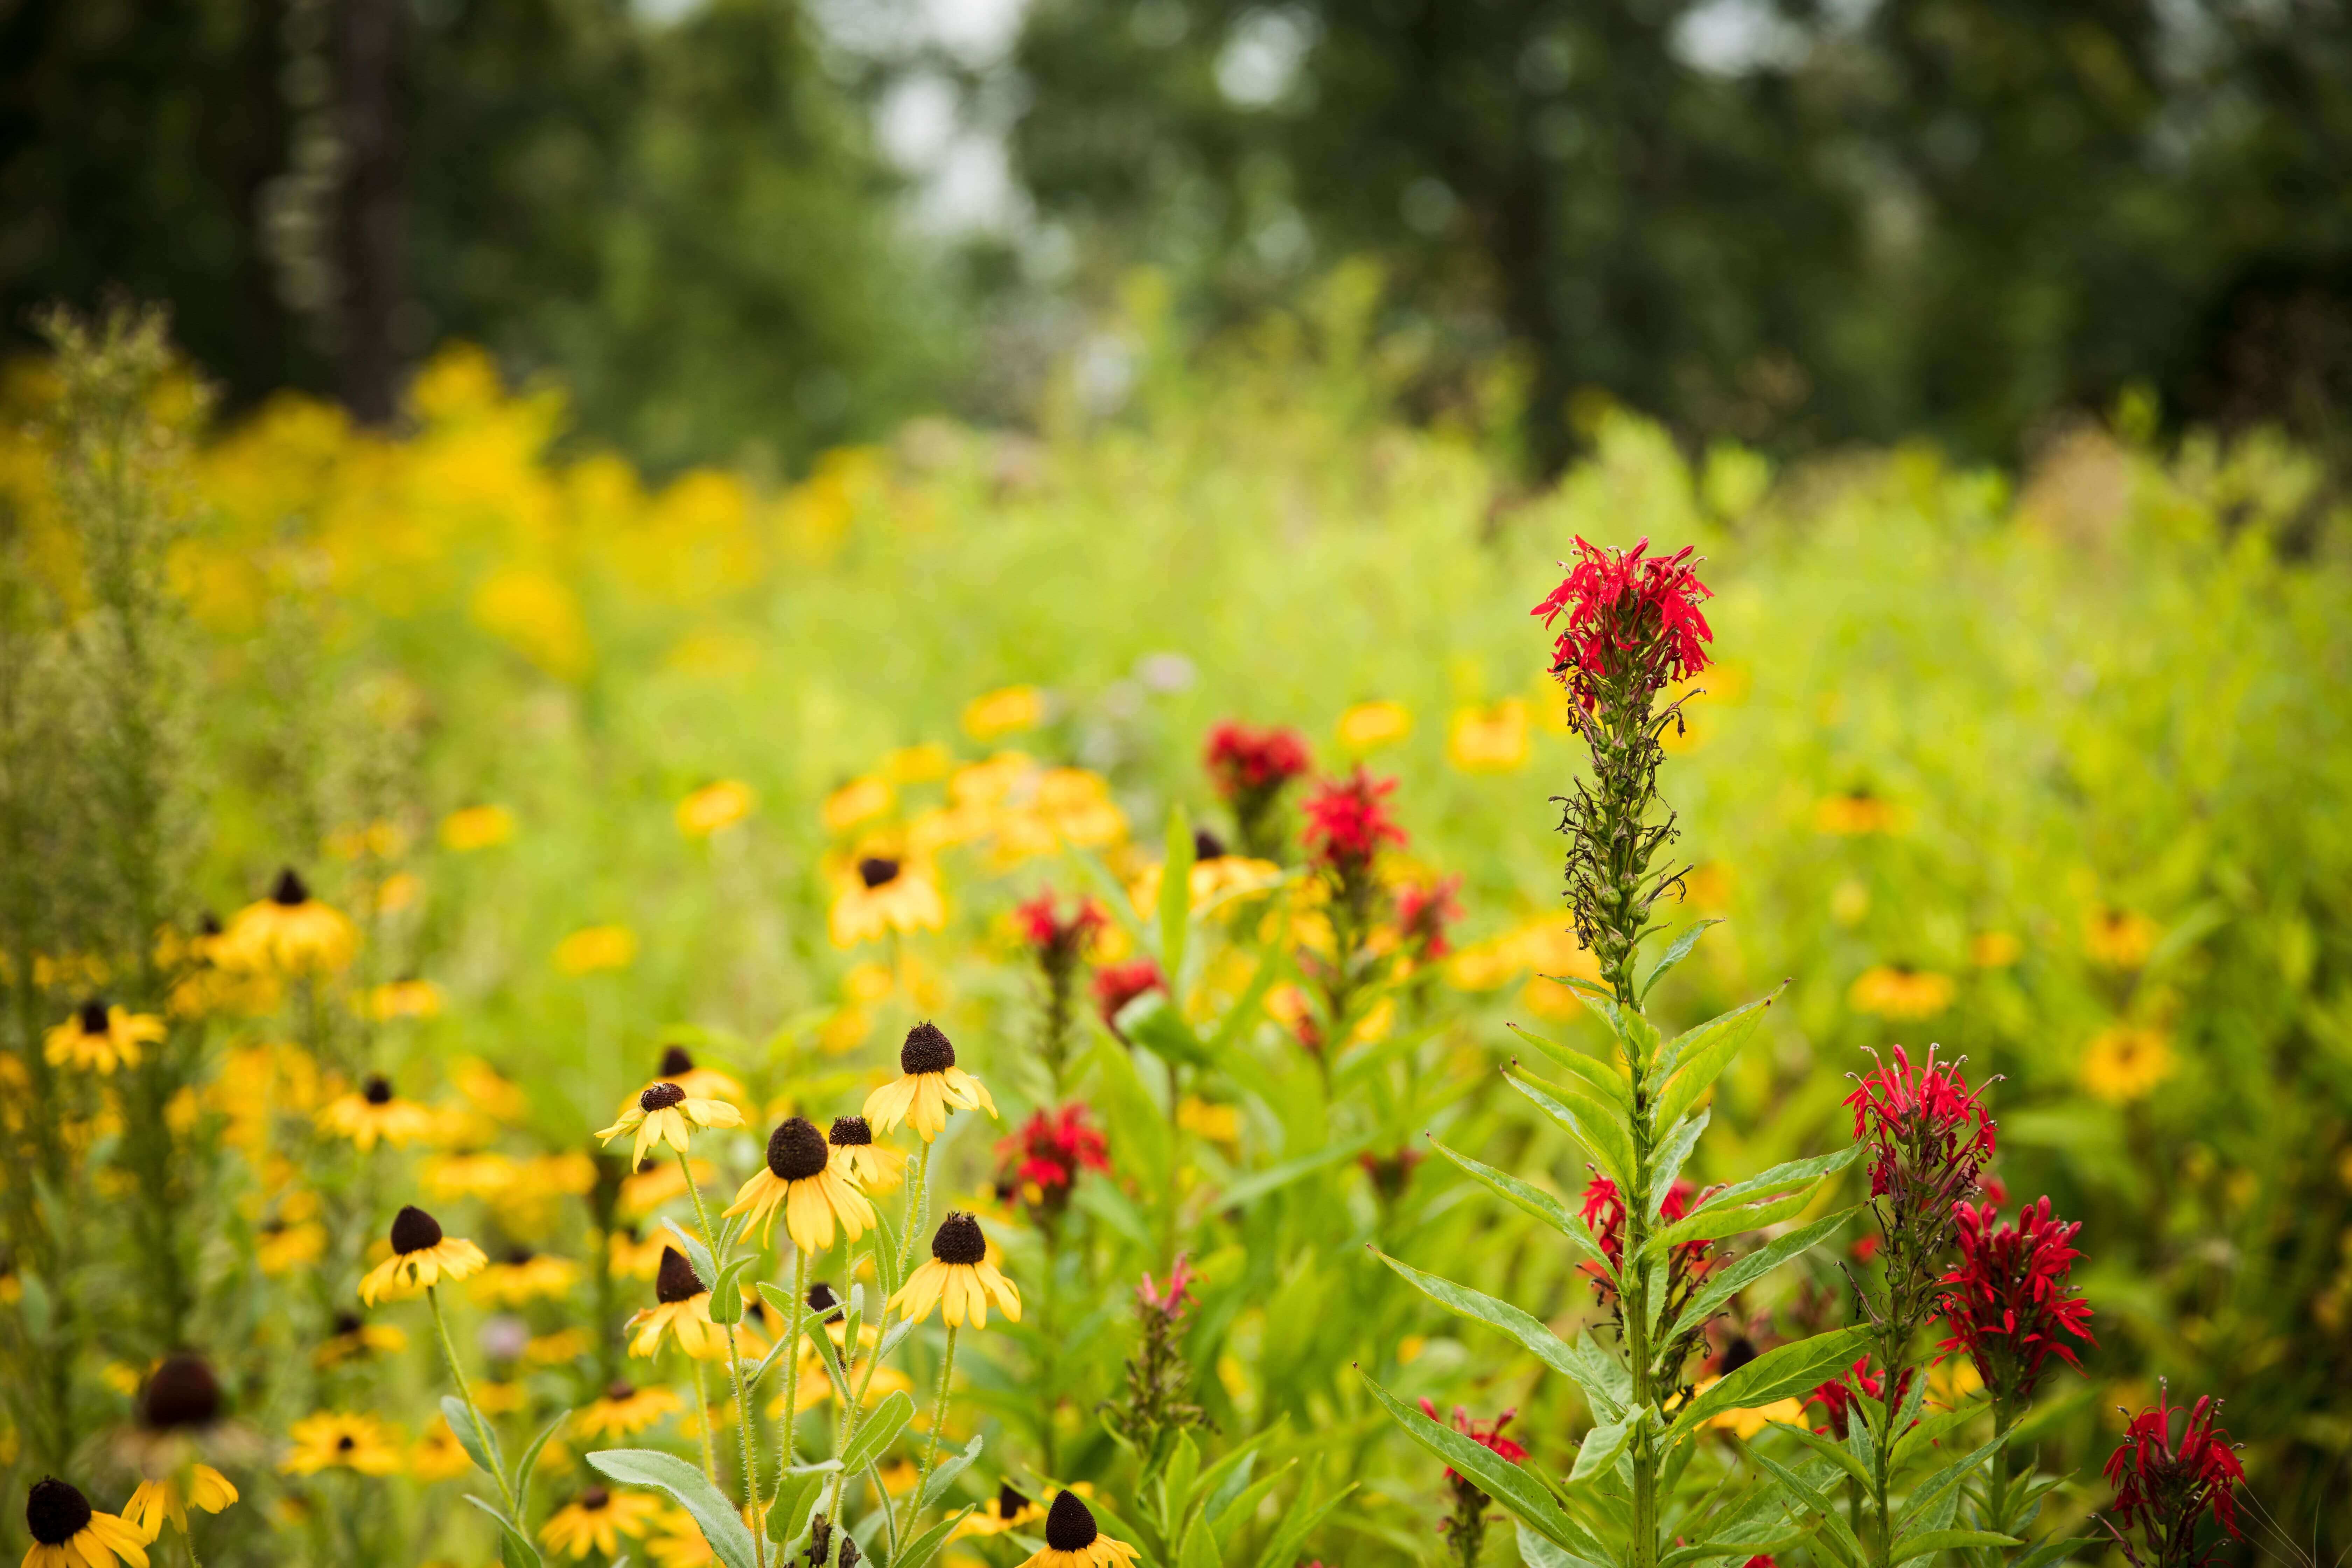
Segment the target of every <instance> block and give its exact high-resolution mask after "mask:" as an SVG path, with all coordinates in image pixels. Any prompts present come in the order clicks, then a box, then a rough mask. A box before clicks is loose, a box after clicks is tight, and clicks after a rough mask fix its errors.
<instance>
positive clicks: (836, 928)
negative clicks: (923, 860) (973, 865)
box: [827, 855, 948, 948]
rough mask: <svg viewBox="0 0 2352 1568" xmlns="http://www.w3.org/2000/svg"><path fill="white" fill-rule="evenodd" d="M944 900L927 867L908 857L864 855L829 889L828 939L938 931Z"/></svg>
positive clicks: (847, 943)
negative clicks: (835, 887)
mask: <svg viewBox="0 0 2352 1568" xmlns="http://www.w3.org/2000/svg"><path fill="white" fill-rule="evenodd" d="M947 919H948V916H947V906H946V905H945V903H944V902H943V901H942V900H940V888H939V884H938V883H937V882H935V881H933V880H932V879H931V875H930V873H929V871H928V870H926V869H924V868H921V867H919V866H916V865H914V864H913V863H911V862H909V861H905V860H894V859H891V858H888V857H887V856H881V855H868V856H866V857H865V858H863V859H861V860H859V861H858V862H857V864H856V868H853V869H852V870H851V872H850V874H849V876H848V877H847V878H846V879H844V881H843V883H842V885H841V888H840V889H839V891H837V892H836V893H835V895H834V900H833V911H832V916H831V918H830V920H829V921H828V922H827V925H828V929H829V930H830V931H831V934H832V937H833V945H834V946H835V947H839V948H851V947H856V946H857V945H858V944H859V943H861V942H873V941H875V940H876V939H877V938H879V937H881V936H882V935H884V934H885V933H887V932H889V931H902V932H911V931H938V930H939V929H940V927H942V926H944V925H946V924H947Z"/></svg>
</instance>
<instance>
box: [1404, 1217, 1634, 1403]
mask: <svg viewBox="0 0 2352 1568" xmlns="http://www.w3.org/2000/svg"><path fill="white" fill-rule="evenodd" d="M1372 1256H1373V1257H1375V1258H1379V1259H1380V1260H1381V1262H1383V1263H1385V1264H1387V1265H1388V1266H1389V1267H1390V1268H1393V1269H1395V1270H1396V1271H1397V1272H1398V1273H1399V1274H1400V1275H1402V1276H1403V1277H1404V1279H1405V1281H1406V1283H1408V1284H1410V1285H1411V1286H1412V1288H1413V1289H1416V1290H1418V1291H1420V1292H1421V1293H1422V1294H1423V1295H1424V1296H1426V1297H1428V1298H1429V1299H1430V1300H1433V1301H1434V1302H1436V1303H1437V1304H1438V1305H1439V1306H1441V1307H1443V1308H1444V1309H1445V1310H1447V1311H1449V1312H1455V1313H1458V1314H1460V1315H1461V1316H1463V1317H1465V1318H1469V1319H1472V1320H1474V1321H1477V1322H1481V1323H1484V1324H1486V1326H1487V1327H1488V1328H1491V1329H1499V1330H1500V1331H1503V1332H1504V1333H1506V1334H1508V1335H1509V1336H1510V1337H1511V1338H1512V1339H1514V1340H1517V1342H1519V1343H1520V1344H1521V1345H1523V1346H1525V1347H1526V1348H1527V1349H1528V1350H1529V1351H1531V1352H1534V1354H1535V1357H1536V1359H1537V1360H1538V1361H1540V1362H1542V1363H1544V1364H1545V1365H1546V1366H1548V1367H1549V1368H1551V1369H1552V1370H1553V1371H1554V1372H1557V1373H1560V1374H1561V1375H1562V1376H1564V1377H1570V1378H1573V1379H1575V1381H1576V1383H1577V1385H1578V1386H1579V1387H1581V1388H1583V1389H1584V1396H1585V1398H1586V1400H1587V1401H1589V1402H1590V1403H1591V1405H1592V1407H1593V1409H1594V1411H1595V1412H1596V1413H1597V1412H1599V1411H1601V1410H1603V1409H1609V1408H1612V1407H1613V1406H1616V1405H1620V1404H1621V1403H1622V1395H1621V1394H1619V1393H1618V1391H1616V1390H1614V1389H1611V1388H1608V1387H1605V1386H1604V1387H1598V1388H1596V1387H1591V1386H1587V1384H1586V1376H1587V1373H1586V1367H1585V1364H1584V1363H1582V1362H1581V1361H1580V1360H1579V1359H1578V1357H1577V1355H1576V1353H1575V1352H1574V1351H1573V1350H1572V1349H1571V1348H1570V1345H1569V1343H1568V1342H1567V1341H1565V1340H1563V1339H1561V1338H1560V1337H1559V1335H1558V1334H1555V1333H1553V1332H1552V1331H1551V1330H1550V1329H1549V1328H1547V1327H1546V1326H1545V1325H1544V1324H1543V1323H1542V1322H1541V1321H1538V1319H1537V1318H1536V1317H1534V1316H1533V1315H1532V1314H1530V1313H1528V1312H1523V1311H1521V1310H1519V1309H1518V1308H1517V1307H1514V1306H1512V1305H1511V1304H1510V1303H1509V1302H1508V1301H1498V1300H1496V1299H1495V1298H1494V1297H1492V1296H1489V1295H1486V1293H1485V1292H1483V1291H1479V1290H1473V1289H1471V1288H1470V1287H1469V1286H1467V1285H1456V1284H1455V1283H1454V1281H1453V1280H1451V1279H1442V1278H1440V1277H1439V1276H1437V1275H1434V1274H1424V1273H1423V1272H1422V1271H1421V1270H1420V1269H1418V1268H1414V1267H1413V1266H1412V1264H1410V1263H1402V1262H1399V1261H1398V1260H1397V1259H1396V1258H1391V1257H1390V1256H1389V1255H1388V1254H1387V1253H1385V1252H1382V1251H1381V1250H1380V1249H1379V1248H1378V1247H1374V1248H1373V1249H1372Z"/></svg>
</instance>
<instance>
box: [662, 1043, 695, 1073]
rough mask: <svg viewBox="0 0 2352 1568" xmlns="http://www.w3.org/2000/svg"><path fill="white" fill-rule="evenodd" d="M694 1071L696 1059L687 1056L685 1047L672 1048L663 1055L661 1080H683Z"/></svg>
mask: <svg viewBox="0 0 2352 1568" xmlns="http://www.w3.org/2000/svg"><path fill="white" fill-rule="evenodd" d="M693 1070H694V1058H692V1057H690V1056H688V1055H687V1054H686V1047H684V1046H672V1047H670V1048H669V1049H667V1050H666V1051H664V1052H663V1053H662V1059H661V1070H660V1071H659V1072H658V1073H657V1074H656V1077H660V1078H683V1077H685V1076H686V1075H687V1074H688V1073H690V1072H692V1071H693Z"/></svg>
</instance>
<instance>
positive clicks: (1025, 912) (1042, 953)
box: [1013, 884, 1110, 965]
mask: <svg viewBox="0 0 2352 1568" xmlns="http://www.w3.org/2000/svg"><path fill="white" fill-rule="evenodd" d="M1013 921H1014V923H1015V924H1017V925H1018V926H1019V927H1020V928H1021V935H1022V938H1023V940H1024V941H1025V942H1028V943H1029V945H1030V947H1031V948H1033V949H1034V950H1035V952H1036V953H1037V956H1038V957H1039V958H1040V959H1041V960H1043V961H1044V962H1045V963H1047V964H1049V965H1050V964H1053V963H1056V962H1060V963H1067V962H1069V961H1070V960H1071V959H1074V958H1076V956H1077V955H1078V954H1079V953H1081V952H1084V951H1085V950H1086V945H1087V942H1089V941H1091V940H1093V937H1094V934H1095V933H1096V932H1097V931H1101V930H1102V929H1104V928H1105V927H1106V926H1108V925H1109V924H1110V917H1109V916H1108V915H1107V914H1105V913H1104V912H1103V907H1102V906H1101V905H1100V904H1098V903H1097V902H1095V900H1092V899H1080V900H1078V903H1077V907H1076V909H1075V910H1072V911H1071V912H1070V913H1069V914H1068V915H1066V916H1065V915H1064V914H1063V913H1062V912H1061V908H1060V901H1059V900H1058V899H1057V898H1056V897H1055V892H1054V889H1053V888H1052V886H1051V885H1050V884H1049V885H1047V886H1045V887H1043V888H1040V889H1037V896H1036V897H1035V898H1034V899H1032V900H1029V901H1028V902H1027V903H1025V904H1018V905H1015V906H1014V907H1013Z"/></svg>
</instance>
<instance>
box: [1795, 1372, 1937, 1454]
mask: <svg viewBox="0 0 2352 1568" xmlns="http://www.w3.org/2000/svg"><path fill="white" fill-rule="evenodd" d="M1897 1387H1898V1388H1900V1390H1901V1391H1902V1392H1901V1394H1897V1395H1896V1403H1897V1404H1900V1403H1901V1402H1902V1396H1903V1395H1904V1394H1909V1393H1910V1392H1911V1369H1910V1368H1909V1367H1905V1368H1904V1369H1903V1380H1902V1382H1901V1383H1900V1384H1897ZM1885 1397H1886V1376H1885V1373H1873V1372H1872V1371H1871V1370H1870V1356H1869V1354H1868V1352H1864V1355H1863V1357H1862V1359H1861V1360H1860V1361H1857V1362H1855V1363H1853V1371H1851V1372H1849V1373H1846V1375H1845V1376H1844V1377H1843V1378H1832V1379H1831V1380H1830V1381H1829V1382H1827V1383H1824V1384H1820V1385H1819V1386H1818V1387H1816V1388H1815V1389H1814V1390H1813V1391H1812V1392H1811V1394H1807V1395H1805V1403H1806V1404H1808V1405H1820V1406H1821V1407H1822V1410H1823V1411H1824V1412H1826V1413H1827V1414H1828V1415H1829V1418H1830V1424H1829V1427H1828V1429H1827V1431H1826V1432H1825V1433H1824V1434H1823V1436H1833V1437H1835V1438H1836V1439H1837V1440H1838V1441H1839V1442H1841V1443H1843V1442H1844V1441H1845V1437H1846V1433H1847V1431H1848V1430H1849V1429H1850V1428H1851V1426H1852V1425H1853V1407H1854V1406H1855V1405H1859V1404H1861V1403H1862V1402H1863V1401H1864V1400H1865V1399H1884V1398H1885Z"/></svg>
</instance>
